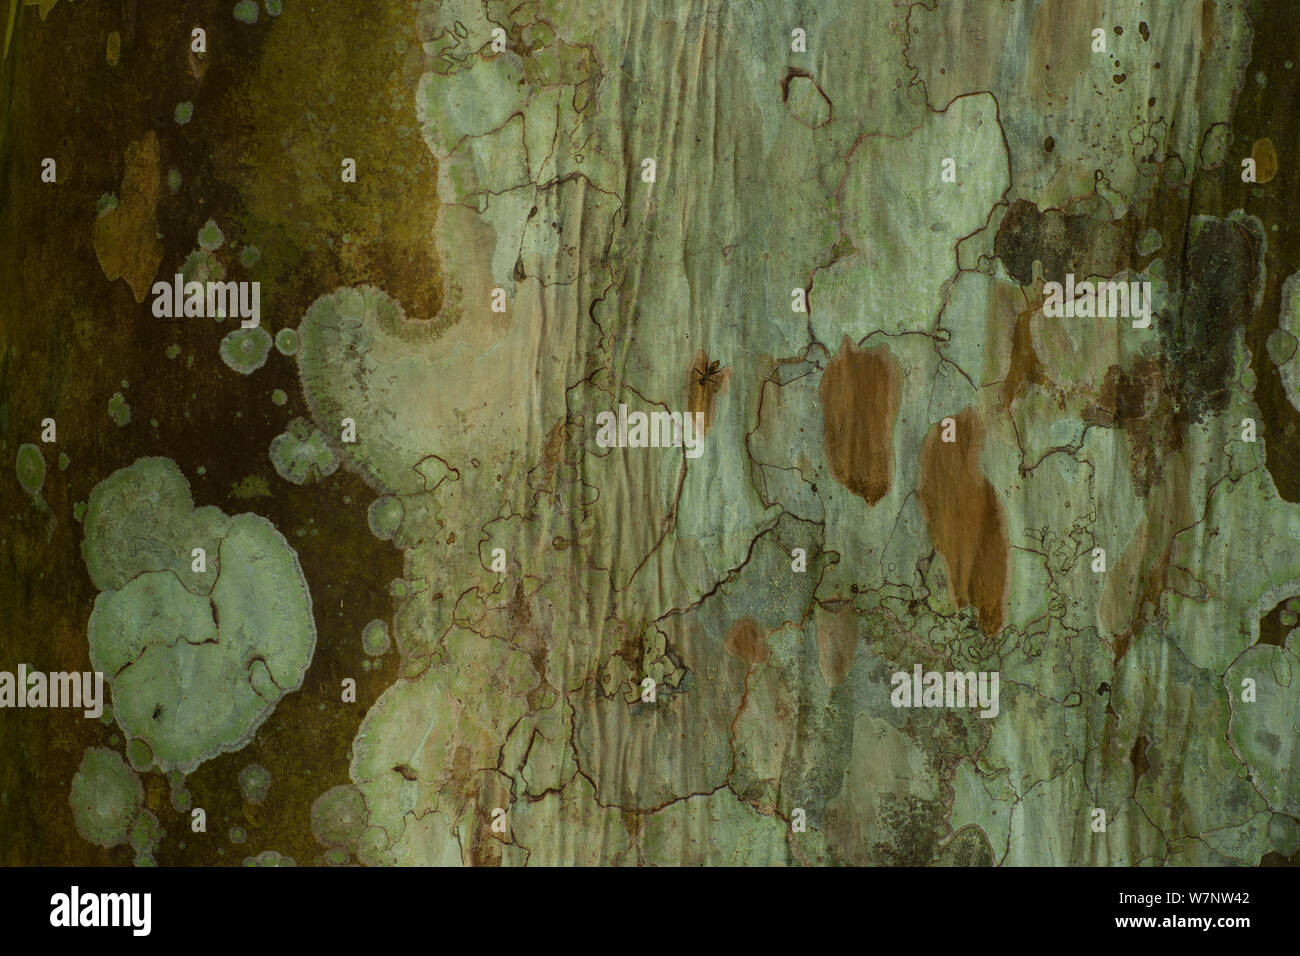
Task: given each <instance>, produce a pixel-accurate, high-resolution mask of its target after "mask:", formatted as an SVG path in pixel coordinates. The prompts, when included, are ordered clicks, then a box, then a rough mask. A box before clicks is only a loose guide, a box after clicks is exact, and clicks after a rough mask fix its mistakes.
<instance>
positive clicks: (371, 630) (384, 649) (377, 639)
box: [361, 620, 393, 657]
mask: <svg viewBox="0 0 1300 956" xmlns="http://www.w3.org/2000/svg"><path fill="white" fill-rule="evenodd" d="M361 646H362V647H363V648H364V649H365V652H366V653H367V654H369V655H370V656H371V657H379V656H381V655H383V654H386V653H388V649H389V648H390V647H392V646H393V641H392V638H391V637H389V635H388V624H387V623H385V622H384V621H379V620H375V621H371V622H370V623H369V624H367V625H366V626H365V627H364V628H362V629H361Z"/></svg>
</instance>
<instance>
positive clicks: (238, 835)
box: [230, 827, 248, 843]
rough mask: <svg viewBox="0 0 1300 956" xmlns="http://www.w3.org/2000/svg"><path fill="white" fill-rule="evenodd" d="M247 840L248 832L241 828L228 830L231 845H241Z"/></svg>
mask: <svg viewBox="0 0 1300 956" xmlns="http://www.w3.org/2000/svg"><path fill="white" fill-rule="evenodd" d="M247 839H248V831H247V830H245V829H244V828H243V827H231V828H230V842H231V843H243V842H244V841H245V840H247Z"/></svg>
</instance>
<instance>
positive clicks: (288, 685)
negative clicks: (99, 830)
mask: <svg viewBox="0 0 1300 956" xmlns="http://www.w3.org/2000/svg"><path fill="white" fill-rule="evenodd" d="M85 526H86V532H85V540H84V542H83V544H82V554H83V557H84V558H85V561H86V568H87V570H88V571H89V572H90V576H91V580H92V581H94V583H95V585H96V586H97V587H98V588H100V589H101V591H102V592H103V593H101V594H100V595H99V597H98V598H97V599H96V600H95V607H94V610H93V611H92V613H91V616H90V625H89V637H90V658H91V663H92V665H93V666H94V667H95V669H96V670H100V671H103V672H104V674H105V675H106V679H107V680H108V682H109V683H110V685H111V687H112V693H113V715H114V718H115V719H116V721H117V724H118V726H119V727H120V728H121V729H122V730H123V731H124V732H125V733H126V734H127V736H128V737H129V738H134V739H136V740H139V741H141V742H143V743H144V744H147V745H148V747H149V749H150V750H151V751H152V754H153V760H152V762H153V764H154V765H155V766H157V767H158V768H160V769H162V770H165V771H170V770H177V769H179V770H182V771H184V772H189V771H191V770H193V769H194V768H195V767H197V766H198V765H199V764H200V763H202V762H203V761H204V760H207V759H208V758H210V757H212V756H215V755H216V754H218V753H223V752H228V751H232V750H238V749H239V748H241V747H242V746H243V745H244V744H245V743H246V742H247V741H248V740H249V739H250V737H251V736H252V734H253V732H254V731H255V730H256V729H257V727H258V726H259V725H260V724H261V723H262V722H263V721H264V720H265V719H266V718H267V717H268V716H269V715H270V713H271V711H272V710H274V708H275V705H276V704H277V703H278V701H279V699H280V698H281V697H282V696H283V695H284V694H286V693H288V692H290V691H292V690H296V689H297V688H298V687H299V686H301V683H302V678H303V675H304V673H305V672H306V669H307V665H308V664H309V663H310V661H311V657H312V654H313V652H314V650H315V646H316V626H315V620H314V618H313V616H312V611H311V596H310V594H309V593H308V590H307V584H306V581H305V579H304V578H303V574H302V569H301V567H300V566H299V564H298V559H297V555H296V554H295V553H294V551H293V549H292V548H291V547H290V546H289V545H288V543H287V542H286V541H285V540H284V538H283V536H281V535H280V534H279V532H277V531H276V530H275V528H274V527H273V526H272V525H271V524H270V522H268V521H266V519H264V518H261V517H259V516H257V515H252V514H241V515H237V516H235V517H233V518H231V517H227V516H226V515H224V514H223V513H222V512H221V511H220V510H218V509H216V508H210V507H209V508H198V509H195V508H194V506H193V503H192V501H191V498H190V491H189V486H188V484H187V482H186V481H185V478H184V476H183V475H182V474H181V473H180V470H179V469H178V468H177V467H176V465H175V463H174V462H172V461H170V460H169V459H166V458H142V459H140V460H139V461H137V462H136V463H135V464H133V465H131V466H129V467H128V468H123V469H121V470H119V471H117V472H114V473H113V474H112V475H110V476H109V477H108V478H106V479H104V480H103V481H101V482H100V483H99V484H98V485H96V486H95V488H94V490H93V491H92V492H91V496H90V505H89V508H88V510H87V513H86V520H85ZM195 549H200V551H201V554H200V552H196V550H195ZM200 558H201V559H200ZM110 675H111V676H110Z"/></svg>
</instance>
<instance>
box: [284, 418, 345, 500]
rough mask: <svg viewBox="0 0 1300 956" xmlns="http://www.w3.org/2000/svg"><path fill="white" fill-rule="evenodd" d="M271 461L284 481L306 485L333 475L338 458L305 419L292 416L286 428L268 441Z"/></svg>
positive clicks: (323, 436) (318, 431) (323, 438)
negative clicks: (269, 442)
mask: <svg viewBox="0 0 1300 956" xmlns="http://www.w3.org/2000/svg"><path fill="white" fill-rule="evenodd" d="M271 464H272V465H274V466H275V471H276V473H277V474H278V475H279V476H280V477H281V478H283V479H284V480H285V481H291V482H293V483H294V484H295V485H305V484H306V483H307V482H309V481H314V480H315V479H318V478H328V477H329V476H330V475H332V474H334V472H335V471H337V470H338V467H339V459H338V455H336V454H335V453H334V449H333V448H331V447H330V444H329V442H328V441H327V440H326V438H325V435H324V434H323V433H322V432H321V431H320V430H319V429H315V428H312V427H311V423H310V422H308V421H307V420H306V419H303V418H295V419H294V420H293V421H291V422H290V423H289V427H288V429H287V430H286V431H284V432H282V433H281V434H279V435H276V436H275V438H273V439H272V440H271Z"/></svg>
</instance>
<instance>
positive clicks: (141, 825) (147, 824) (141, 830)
mask: <svg viewBox="0 0 1300 956" xmlns="http://www.w3.org/2000/svg"><path fill="white" fill-rule="evenodd" d="M164 833H165V831H164V830H163V828H162V824H161V823H159V822H158V818H157V817H156V816H155V815H154V813H153V811H152V810H150V809H148V808H147V807H146V808H144V809H142V810H141V811H140V815H139V816H138V817H136V820H135V825H134V826H133V827H131V836H130V843H131V849H133V850H135V852H136V853H137V854H149V853H152V852H153V851H154V848H155V847H157V846H158V844H159V843H161V842H162V838H163V835H164ZM137 865H139V864H138V862H137Z"/></svg>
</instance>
